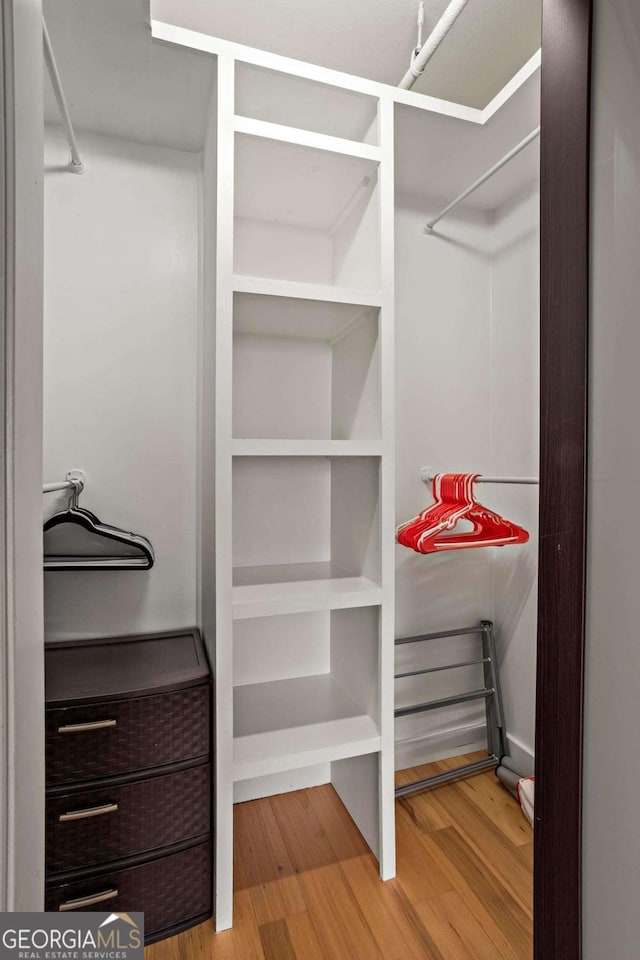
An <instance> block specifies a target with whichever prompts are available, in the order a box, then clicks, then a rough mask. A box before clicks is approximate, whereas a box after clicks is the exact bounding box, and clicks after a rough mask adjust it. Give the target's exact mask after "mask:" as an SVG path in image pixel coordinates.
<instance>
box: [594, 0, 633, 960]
mask: <svg viewBox="0 0 640 960" xmlns="http://www.w3.org/2000/svg"><path fill="white" fill-rule="evenodd" d="M594 31H595V32H594V63H593V80H592V91H593V92H592V97H593V104H592V118H593V128H592V129H593V132H592V207H591V214H592V221H591V231H592V234H591V236H592V239H591V263H592V277H591V283H592V300H591V334H590V335H591V343H590V355H591V369H590V427H589V457H590V463H589V487H588V503H589V516H588V528H587V535H588V545H587V546H588V565H589V566H588V590H587V660H586V703H585V753H584V833H583V856H584V901H583V917H584V957H585V960H601V958H602V957H605V956H606V957H608V958H609V960H636V958H637V956H638V949H639V948H638V944H639V943H640V913H639V911H638V891H639V890H640V831H638V804H637V799H638V796H639V794H640V766H639V764H638V759H637V747H636V744H637V739H638V733H637V732H638V729H639V728H640V697H639V696H638V691H639V690H640V643H639V642H638V626H639V624H640V590H639V589H638V580H639V576H638V549H637V543H638V537H639V536H640V504H639V503H638V499H637V497H636V496H634V495H633V494H634V493H635V490H636V488H637V483H638V476H639V471H640V442H639V440H638V425H637V421H638V408H639V406H640V378H639V375H638V358H639V357H640V325H639V324H638V302H639V298H640V272H639V269H638V250H639V249H640V96H639V93H640V9H639V8H638V6H637V4H636V3H634V2H633V0H627V2H625V0H616V2H613V0H601V2H600V3H597V4H596V5H595V24H594Z"/></svg>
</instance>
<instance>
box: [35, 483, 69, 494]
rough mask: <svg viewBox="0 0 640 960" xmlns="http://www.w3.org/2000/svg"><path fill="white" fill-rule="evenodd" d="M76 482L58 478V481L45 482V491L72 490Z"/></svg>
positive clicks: (43, 488) (43, 485) (43, 486)
mask: <svg viewBox="0 0 640 960" xmlns="http://www.w3.org/2000/svg"><path fill="white" fill-rule="evenodd" d="M74 486H75V484H74V482H73V480H58V482H57V483H43V484H42V492H43V493H55V491H56V490H71V488H72V487H74Z"/></svg>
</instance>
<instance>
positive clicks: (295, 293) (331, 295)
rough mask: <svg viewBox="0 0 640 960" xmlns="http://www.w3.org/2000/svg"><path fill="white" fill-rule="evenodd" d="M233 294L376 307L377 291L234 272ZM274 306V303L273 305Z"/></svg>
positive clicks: (379, 295) (380, 299) (379, 301)
mask: <svg viewBox="0 0 640 960" xmlns="http://www.w3.org/2000/svg"><path fill="white" fill-rule="evenodd" d="M233 289H234V292H235V293H255V294H259V295H261V296H266V297H289V298H293V299H296V300H317V301H320V302H324V303H347V304H352V305H354V306H359V307H379V306H381V304H382V295H381V293H380V291H379V290H360V289H359V288H357V287H336V286H332V285H331V284H325V283H299V282H297V281H293V280H277V279H271V278H270V277H250V276H245V275H244V274H236V275H235V276H234V278H233ZM275 308H276V309H277V308H278V305H277V304H276V305H275Z"/></svg>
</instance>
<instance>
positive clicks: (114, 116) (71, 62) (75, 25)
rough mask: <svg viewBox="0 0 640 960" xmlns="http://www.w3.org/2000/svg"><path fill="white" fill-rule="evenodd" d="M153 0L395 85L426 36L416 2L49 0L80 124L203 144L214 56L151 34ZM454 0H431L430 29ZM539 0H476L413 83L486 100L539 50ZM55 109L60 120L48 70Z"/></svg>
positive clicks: (234, 36)
mask: <svg viewBox="0 0 640 960" xmlns="http://www.w3.org/2000/svg"><path fill="white" fill-rule="evenodd" d="M150 2H151V7H152V13H153V16H154V17H156V18H158V19H166V20H169V21H170V22H174V23H180V25H183V26H189V27H191V28H193V29H201V30H206V32H209V33H211V34H213V35H215V36H220V37H222V38H224V39H229V40H233V41H236V42H239V43H245V44H248V45H250V46H257V47H260V48H262V49H266V50H272V51H274V52H277V53H279V54H283V55H287V56H293V57H296V58H298V59H302V60H307V61H310V62H312V63H318V64H321V65H323V66H328V67H333V68H335V69H339V70H342V71H345V72H347V73H353V74H357V75H361V76H365V77H370V78H373V79H376V80H380V81H383V82H386V83H391V84H394V85H395V84H397V83H398V82H399V80H400V78H401V77H402V75H403V74H404V73H405V71H406V69H407V65H408V59H409V54H410V51H411V48H412V46H413V44H414V43H415V39H416V26H415V16H416V9H417V2H416V0H368V2H367V3H363V0H319V2H315V3H312V2H310V0H303V2H302V3H301V0H240V2H239V0H44V12H45V17H46V21H47V26H48V28H49V33H50V36H51V41H52V44H53V48H54V51H55V55H56V59H57V62H58V67H59V70H60V73H61V76H62V81H63V85H64V88H65V93H66V96H67V100H68V103H69V109H70V112H71V116H72V119H73V122H74V126H75V127H76V129H77V130H80V131H81V130H92V131H95V132H98V133H103V134H107V135H111V136H117V137H123V138H125V139H131V140H137V141H140V142H143V143H154V144H158V145H161V146H166V147H173V148H175V149H182V150H189V151H198V150H200V149H201V148H202V144H203V139H204V129H205V122H206V116H207V109H208V103H209V96H210V90H211V84H212V80H213V74H214V66H213V61H212V58H210V57H209V56H207V55H206V54H201V53H198V52H196V51H193V50H187V49H184V48H178V47H171V46H168V45H163V44H159V43H156V42H154V41H152V39H151V34H150V30H149V18H150V9H149V5H150ZM447 2H448V0H426V8H425V13H426V23H425V36H426V35H427V34H428V33H429V31H430V29H431V28H432V27H433V25H434V24H435V22H436V21H437V20H438V18H439V16H440V14H441V13H442V11H443V10H444V8H445V7H446V5H447ZM540 5H541V0H469V4H468V6H467V7H466V9H465V10H464V12H463V13H462V14H461V15H460V17H459V18H458V20H457V21H456V24H455V25H454V27H453V29H452V30H451V32H450V33H449V34H448V36H447V37H446V39H445V40H444V42H443V43H442V45H441V46H440V48H439V49H438V51H437V52H436V54H435V55H434V57H433V58H432V60H431V61H430V63H429V64H428V65H427V68H426V70H425V73H424V75H423V76H422V77H421V78H420V80H419V81H418V83H417V84H416V86H415V87H414V90H416V91H418V92H424V93H429V94H431V95H432V96H437V97H442V98H444V99H448V100H454V101H457V102H459V103H465V104H468V105H470V106H477V107H483V106H485V104H486V103H487V102H488V101H489V100H490V99H491V98H492V97H493V96H494V95H495V94H496V93H497V92H498V90H500V89H501V88H502V86H504V84H505V83H506V82H507V80H509V79H510V77H511V76H513V74H514V73H515V72H516V71H517V70H518V69H519V67H521V66H522V64H523V63H525V62H526V60H528V59H529V57H530V56H531V54H532V53H534V52H535V50H536V49H537V48H538V46H539V42H540ZM301 11H303V14H304V15H303V16H301ZM45 116H46V119H47V121H48V122H50V123H58V122H59V118H58V112H57V108H56V104H55V101H54V98H53V95H52V93H51V89H50V85H49V82H48V80H46V82H45Z"/></svg>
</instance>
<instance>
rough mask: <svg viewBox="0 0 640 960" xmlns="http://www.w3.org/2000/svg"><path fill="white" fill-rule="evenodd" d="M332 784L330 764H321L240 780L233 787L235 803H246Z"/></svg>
mask: <svg viewBox="0 0 640 960" xmlns="http://www.w3.org/2000/svg"><path fill="white" fill-rule="evenodd" d="M330 782H331V765H330V764H329V763H319V764H317V765H316V766H313V767H302V768H301V769H299V770H288V771H286V772H285V773H271V774H269V775H268V776H266V777H253V778H252V779H250V780H239V781H238V782H237V783H234V785H233V802H234V803H244V802H245V801H246V800H260V799H261V798H262V797H273V796H275V795H276V794H278V793H291V791H292V790H303V789H304V788H305V787H319V786H320V785H321V784H323V783H330Z"/></svg>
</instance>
